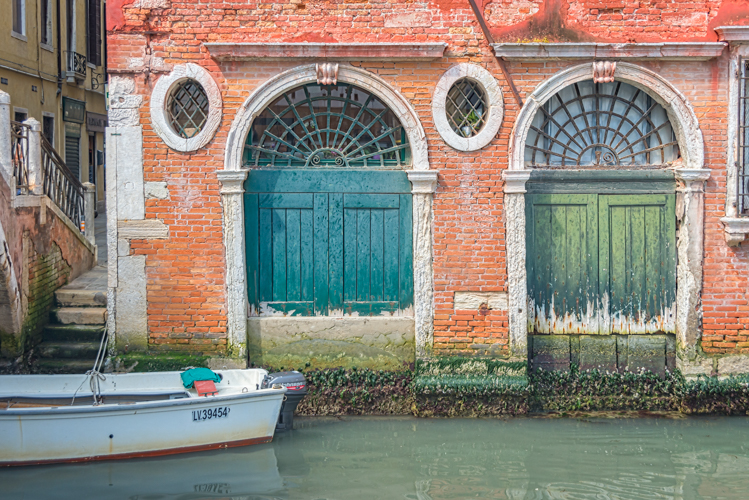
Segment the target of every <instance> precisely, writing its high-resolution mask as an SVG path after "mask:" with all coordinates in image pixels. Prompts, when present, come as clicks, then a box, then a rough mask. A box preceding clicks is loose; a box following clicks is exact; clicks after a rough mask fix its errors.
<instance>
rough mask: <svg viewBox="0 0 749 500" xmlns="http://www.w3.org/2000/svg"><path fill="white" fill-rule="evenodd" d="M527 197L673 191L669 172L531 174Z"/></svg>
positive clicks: (600, 171) (552, 171)
mask: <svg viewBox="0 0 749 500" xmlns="http://www.w3.org/2000/svg"><path fill="white" fill-rule="evenodd" d="M526 189H527V191H528V194H623V193H630V194H659V193H662V194H668V193H673V192H674V190H675V189H676V180H675V178H674V174H673V172H672V171H670V170H571V171H564V170H532V171H531V176H530V179H529V180H528V182H527V183H526Z"/></svg>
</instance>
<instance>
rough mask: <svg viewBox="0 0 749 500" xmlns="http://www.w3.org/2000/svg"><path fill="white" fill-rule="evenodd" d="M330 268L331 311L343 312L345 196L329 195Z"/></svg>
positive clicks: (338, 194) (339, 194)
mask: <svg viewBox="0 0 749 500" xmlns="http://www.w3.org/2000/svg"><path fill="white" fill-rule="evenodd" d="M329 200H330V201H329V203H330V205H329V208H328V210H329V211H328V214H329V224H330V233H329V239H328V252H329V255H328V266H329V279H328V285H329V287H330V288H329V292H328V293H329V302H330V310H331V311H342V310H343V195H342V194H341V193H331V194H330V195H329Z"/></svg>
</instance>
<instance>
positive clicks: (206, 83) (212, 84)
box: [151, 63, 223, 153]
mask: <svg viewBox="0 0 749 500" xmlns="http://www.w3.org/2000/svg"><path fill="white" fill-rule="evenodd" d="M188 79H190V80H195V81H196V82H198V83H199V84H200V85H201V86H202V87H203V90H205V93H206V95H207V96H208V118H207V119H206V122H205V125H204V126H203V129H202V130H201V131H200V132H198V134H197V135H196V136H194V137H191V138H190V139H185V138H184V137H181V136H180V135H179V134H177V133H176V132H175V131H174V130H172V127H171V125H169V117H168V116H167V110H166V103H167V99H168V98H169V94H170V93H171V91H172V89H173V88H174V86H175V85H176V84H177V83H179V82H182V81H184V80H188ZM222 113H223V101H222V100H221V90H219V88H218V84H216V81H215V80H214V79H213V77H212V76H211V74H210V73H209V72H208V71H207V70H206V69H205V68H203V67H202V66H199V65H197V64H193V63H188V64H180V65H177V66H174V69H172V72H171V73H169V74H167V75H164V76H162V77H161V78H159V80H158V81H157V82H156V85H155V86H154V88H153V92H152V93H151V125H153V129H154V130H155V131H156V133H157V134H158V135H159V137H161V140H163V141H164V143H165V144H166V145H167V146H169V147H170V148H172V149H174V150H177V151H181V152H183V153H186V152H190V151H195V150H197V149H200V148H202V147H203V146H205V145H206V144H208V143H209V142H210V141H211V139H213V136H214V134H215V133H216V130H217V129H218V126H219V124H220V123H221V115H222Z"/></svg>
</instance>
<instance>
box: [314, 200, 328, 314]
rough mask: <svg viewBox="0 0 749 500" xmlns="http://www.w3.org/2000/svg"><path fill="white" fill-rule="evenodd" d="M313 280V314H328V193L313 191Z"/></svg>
mask: <svg viewBox="0 0 749 500" xmlns="http://www.w3.org/2000/svg"><path fill="white" fill-rule="evenodd" d="M314 203H315V209H314V226H315V235H314V266H315V271H314V282H315V300H314V304H315V314H320V315H326V314H328V248H329V245H328V242H329V239H328V228H329V226H328V194H327V193H315V199H314Z"/></svg>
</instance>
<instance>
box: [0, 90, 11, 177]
mask: <svg viewBox="0 0 749 500" xmlns="http://www.w3.org/2000/svg"><path fill="white" fill-rule="evenodd" d="M11 136H12V131H11V129H10V94H8V93H7V92H3V91H2V90H0V171H2V174H3V177H4V178H5V181H6V182H7V183H8V185H10V178H11V177H13V156H12V153H11V149H12V143H13V140H12V139H11Z"/></svg>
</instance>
